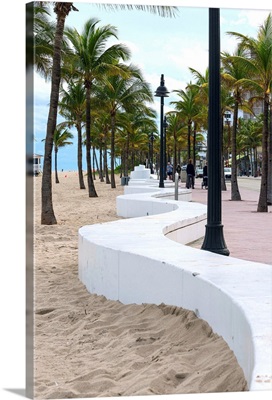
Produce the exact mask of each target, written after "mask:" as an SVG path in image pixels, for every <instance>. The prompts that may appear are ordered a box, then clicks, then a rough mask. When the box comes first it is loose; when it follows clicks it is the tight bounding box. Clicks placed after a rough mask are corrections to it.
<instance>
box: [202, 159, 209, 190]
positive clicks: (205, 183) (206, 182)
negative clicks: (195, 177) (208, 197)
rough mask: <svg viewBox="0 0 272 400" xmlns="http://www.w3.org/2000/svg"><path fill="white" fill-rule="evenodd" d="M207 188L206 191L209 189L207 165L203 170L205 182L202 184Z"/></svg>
mask: <svg viewBox="0 0 272 400" xmlns="http://www.w3.org/2000/svg"><path fill="white" fill-rule="evenodd" d="M203 186H205V189H207V188H208V166H207V163H206V165H205V166H204V168H203V182H202V187H203Z"/></svg>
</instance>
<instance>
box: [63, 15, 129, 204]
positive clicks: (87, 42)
mask: <svg viewBox="0 0 272 400" xmlns="http://www.w3.org/2000/svg"><path fill="white" fill-rule="evenodd" d="M99 22H100V21H99V20H97V19H94V18H91V19H89V20H88V21H87V22H86V23H85V25H84V27H83V31H82V34H79V33H78V31H77V30H76V29H71V28H67V30H66V32H65V35H66V36H67V38H68V39H69V41H70V42H71V45H72V49H73V54H74V57H73V59H72V64H73V68H74V69H75V71H76V72H78V74H79V76H82V77H83V80H84V86H85V90H86V161H87V175H88V188H89V197H97V193H96V190H95V186H94V182H93V176H92V166H91V91H92V86H93V83H94V81H103V80H105V77H106V75H107V74H115V75H116V74H119V75H120V74H121V75H124V74H125V71H124V69H123V68H122V67H121V66H120V64H118V62H119V59H122V60H123V61H126V60H128V59H129V57H130V52H129V50H128V48H126V46H124V45H122V44H114V45H112V46H110V47H106V45H107V42H108V41H109V39H111V38H116V39H117V29H116V28H115V27H113V26H111V25H105V26H102V27H98V23H99Z"/></svg>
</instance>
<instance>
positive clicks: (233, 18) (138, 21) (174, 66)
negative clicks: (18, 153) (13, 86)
mask: <svg viewBox="0 0 272 400" xmlns="http://www.w3.org/2000/svg"><path fill="white" fill-rule="evenodd" d="M177 3H180V4H182V3H184V2H182V1H179V2H176V4H177ZM187 3H188V2H187ZM202 3H203V4H204V3H205V2H202ZM191 4H193V2H191ZM74 5H75V6H76V7H77V8H78V10H79V11H78V12H73V11H72V12H71V13H70V14H69V15H68V17H67V20H66V26H70V27H75V28H76V29H77V30H78V31H79V32H81V31H82V27H83V24H84V23H85V22H86V21H87V19H88V18H90V17H95V18H97V19H99V20H100V21H101V22H100V23H101V25H106V24H112V25H114V26H116V27H117V29H118V39H119V41H120V42H121V43H124V44H126V45H127V46H128V47H129V48H130V50H131V54H132V57H131V62H132V63H134V64H136V65H138V66H139V67H140V68H141V69H142V71H143V74H144V77H145V79H146V80H147V81H148V82H149V83H150V84H151V87H152V89H153V91H155V90H156V88H157V87H158V86H159V84H160V75H161V74H162V73H163V74H164V76H165V85H166V87H167V88H168V90H169V91H170V92H172V91H173V90H176V89H184V88H185V86H186V84H187V83H188V82H189V81H190V80H192V79H193V77H192V75H191V73H190V71H189V67H192V68H195V69H196V70H198V71H200V72H201V73H204V72H205V69H206V68H207V67H208V28H209V26H208V7H199V6H198V7H192V6H190V7H188V6H187V7H180V9H179V10H180V11H179V14H178V15H177V17H176V18H162V17H160V16H158V15H154V14H151V13H148V12H143V11H135V10H134V11H127V10H126V11H121V10H118V11H114V12H112V11H108V10H105V9H103V8H101V7H98V6H97V5H96V4H92V3H90V2H79V3H74ZM268 13H269V11H260V10H249V9H229V8H222V9H221V11H220V19H221V50H226V51H229V52H232V51H233V50H234V49H235V47H236V41H235V39H233V38H231V37H230V36H229V35H227V34H226V32H227V31H237V32H240V33H243V34H246V35H250V36H256V32H257V29H258V26H259V25H260V24H262V23H263V21H264V19H265V18H266V17H267V15H268ZM53 18H54V14H53ZM113 42H114V41H113ZM113 42H112V43H113ZM115 42H116V41H115ZM34 93H35V118H34V121H35V139H36V141H35V152H36V153H38V154H43V142H41V139H43V138H44V137H45V130H46V121H47V113H48V103H49V96H50V85H49V84H46V83H45V82H44V80H43V79H42V78H41V77H40V76H38V75H36V74H35V86H34ZM175 99H176V97H175V94H174V93H170V96H169V98H168V99H165V112H167V111H169V110H170V109H171V107H170V102H171V101H173V100H175ZM152 106H153V107H154V108H155V109H156V110H157V111H158V115H159V99H158V98H155V103H154V104H153V105H152ZM60 121H61V119H59V120H58V122H60ZM73 132H74V133H75V139H74V145H73V146H67V147H65V148H62V149H60V150H59V153H58V167H59V169H62V168H63V169H64V170H70V169H72V170H76V168H77V164H76V131H73ZM83 163H84V164H83V166H84V168H85V154H84V156H83Z"/></svg>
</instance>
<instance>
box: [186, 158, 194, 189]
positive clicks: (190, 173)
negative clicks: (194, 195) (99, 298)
mask: <svg viewBox="0 0 272 400" xmlns="http://www.w3.org/2000/svg"><path fill="white" fill-rule="evenodd" d="M186 173H187V180H186V187H187V189H190V187H191V186H192V189H194V188H195V167H194V165H193V163H192V159H191V158H190V159H189V162H188V164H187V167H186Z"/></svg>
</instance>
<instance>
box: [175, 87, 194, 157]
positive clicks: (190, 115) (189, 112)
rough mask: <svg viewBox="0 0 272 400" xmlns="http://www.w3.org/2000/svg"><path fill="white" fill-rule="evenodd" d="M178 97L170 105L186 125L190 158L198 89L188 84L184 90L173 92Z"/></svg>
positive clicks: (189, 155)
mask: <svg viewBox="0 0 272 400" xmlns="http://www.w3.org/2000/svg"><path fill="white" fill-rule="evenodd" d="M174 92H175V93H177V95H178V96H179V97H180V100H178V101H172V102H171V103H170V104H172V105H174V106H175V109H176V111H178V112H179V113H180V116H181V118H183V119H184V121H185V123H186V124H187V129H188V131H187V157H188V160H189V159H190V158H191V137H192V127H193V122H194V121H195V120H196V119H197V118H198V116H199V113H200V105H199V103H198V102H197V96H198V88H197V87H194V86H192V85H191V84H189V85H188V86H187V88H186V90H174Z"/></svg>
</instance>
